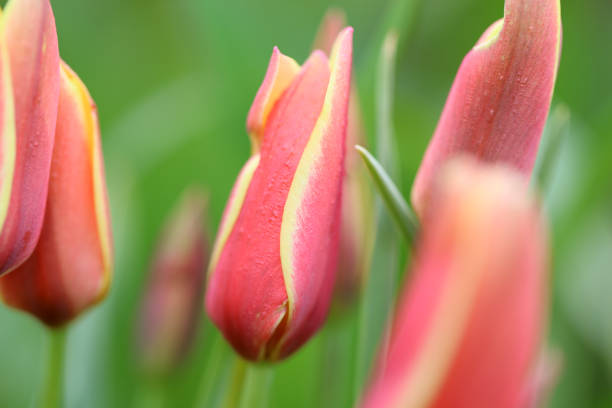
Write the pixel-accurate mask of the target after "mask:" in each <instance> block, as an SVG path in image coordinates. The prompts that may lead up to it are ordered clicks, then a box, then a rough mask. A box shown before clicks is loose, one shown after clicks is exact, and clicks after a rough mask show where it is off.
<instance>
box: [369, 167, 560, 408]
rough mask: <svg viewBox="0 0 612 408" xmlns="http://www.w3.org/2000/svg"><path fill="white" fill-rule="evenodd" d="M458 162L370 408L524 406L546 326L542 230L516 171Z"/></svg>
mask: <svg viewBox="0 0 612 408" xmlns="http://www.w3.org/2000/svg"><path fill="white" fill-rule="evenodd" d="M455 160H456V161H452V162H451V163H450V164H449V165H448V166H447V167H444V168H443V170H442V173H443V174H442V175H441V176H440V178H439V179H438V182H437V183H436V184H435V186H434V190H433V193H432V194H433V196H434V197H435V200H436V201H435V205H433V206H431V207H428V209H427V211H426V214H425V218H424V222H423V224H422V226H423V228H422V231H423V236H422V241H421V243H420V245H419V247H418V249H417V253H416V260H415V264H414V266H413V271H412V277H411V281H410V282H409V284H408V286H407V287H406V288H405V291H404V293H403V295H402V297H401V300H400V303H399V307H398V309H397V313H396V316H395V320H394V323H393V327H392V332H391V337H390V344H389V349H388V352H387V353H386V354H384V355H381V356H380V360H379V367H378V371H377V373H376V375H375V376H374V379H373V382H372V383H371V387H370V389H369V391H368V392H367V394H366V397H365V400H364V403H363V406H364V407H368V408H387V407H410V408H425V407H427V408H445V407H448V408H491V407H495V408H519V407H524V405H523V404H524V402H525V398H526V394H525V393H526V392H528V389H529V387H530V385H531V383H532V381H533V378H534V370H535V368H536V365H537V364H536V363H537V360H538V357H539V353H540V347H541V341H542V340H543V332H544V329H545V325H546V316H547V301H548V293H547V288H548V265H547V261H548V248H547V240H546V232H545V228H544V226H543V222H542V219H541V216H540V214H539V211H538V208H537V206H536V203H535V202H534V200H533V198H532V197H530V196H529V194H528V187H527V186H526V185H525V183H524V182H523V180H522V177H521V176H520V175H519V174H518V173H517V172H516V171H515V170H513V169H511V168H509V167H507V166H505V165H499V164H498V165H491V164H483V163H478V162H475V161H473V159H465V158H462V159H455Z"/></svg>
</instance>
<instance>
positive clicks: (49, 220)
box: [0, 62, 113, 326]
mask: <svg viewBox="0 0 612 408" xmlns="http://www.w3.org/2000/svg"><path fill="white" fill-rule="evenodd" d="M112 263H113V261H112V239H111V229H110V219H109V210H108V204H107V196H106V182H105V177H104V168H103V161H102V149H101V145H100V134H99V130H98V115H97V111H96V105H95V104H94V102H93V100H92V99H91V97H90V95H89V93H88V92H87V89H86V88H85V85H83V83H82V82H81V80H80V79H79V78H78V77H77V76H76V74H75V73H74V72H73V71H72V70H71V69H70V68H69V67H68V66H67V65H66V64H65V63H63V62H62V63H61V87H60V95H59V108H58V117H57V128H56V133H55V146H54V148H53V161H52V164H51V177H50V180H49V194H48V196H47V209H46V213H45V219H44V223H43V228H42V232H41V234H40V240H39V241H38V244H37V246H36V248H35V250H34V252H33V254H32V256H31V257H30V258H28V260H27V261H26V262H25V263H23V264H22V265H21V266H20V267H18V268H17V269H15V270H14V271H13V272H11V273H10V274H8V275H6V276H3V277H2V278H1V279H0V293H1V294H2V298H3V300H4V302H5V303H6V304H8V305H9V306H12V307H15V308H18V309H22V310H25V311H26V312H29V313H31V314H33V315H34V316H36V317H37V318H39V319H40V320H41V321H42V322H44V323H45V324H47V325H49V326H61V325H63V324H65V323H67V322H68V321H70V320H71V319H73V318H74V317H76V316H77V315H78V314H79V313H81V312H82V311H83V310H84V309H86V308H88V307H90V306H92V305H94V304H96V303H98V302H99V301H100V300H101V299H103V298H104V296H105V295H106V292H107V291H108V288H109V285H110V281H111V273H112Z"/></svg>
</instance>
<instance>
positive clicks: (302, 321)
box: [206, 30, 352, 360]
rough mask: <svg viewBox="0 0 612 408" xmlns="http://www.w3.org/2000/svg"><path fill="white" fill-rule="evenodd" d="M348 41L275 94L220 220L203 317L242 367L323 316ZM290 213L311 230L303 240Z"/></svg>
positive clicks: (283, 348)
mask: <svg viewBox="0 0 612 408" xmlns="http://www.w3.org/2000/svg"><path fill="white" fill-rule="evenodd" d="M351 33H352V31H351V30H349V31H345V32H344V33H343V34H342V35H341V36H340V37H339V40H338V41H339V44H340V45H339V46H338V47H337V51H336V52H335V53H334V56H332V62H331V70H330V62H329V61H328V59H327V57H326V56H325V55H324V54H323V53H322V52H320V51H315V52H314V53H313V54H312V55H311V56H310V58H309V59H308V60H307V61H306V63H305V64H304V65H303V66H302V68H301V70H300V72H299V73H298V75H297V76H296V77H295V78H294V80H293V81H292V83H291V84H290V85H289V87H288V88H287V89H286V90H285V91H284V92H283V93H282V95H281V96H280V98H279V99H278V101H277V102H276V104H275V105H274V107H273V108H272V109H271V111H270V116H269V118H268V120H267V123H266V126H265V133H264V138H263V141H262V145H261V149H260V151H259V154H258V155H256V156H254V158H253V159H251V160H253V162H252V163H253V164H251V165H249V164H248V163H247V167H246V168H245V169H244V170H243V173H241V176H240V177H239V180H238V182H237V185H236V187H235V188H234V191H233V192H232V197H231V198H230V202H229V203H228V207H227V208H226V211H225V215H224V220H223V221H222V225H221V228H220V232H219V235H218V238H217V244H216V246H215V251H214V253H213V259H212V261H211V268H210V269H209V286H208V288H207V293H206V308H207V311H208V314H209V315H210V317H211V318H212V320H213V321H214V322H215V324H216V325H217V326H218V327H219V328H220V329H221V331H222V332H223V334H224V335H225V337H226V338H227V339H228V341H229V342H230V343H231V344H232V345H233V346H234V348H235V349H236V350H237V351H238V352H239V353H240V354H241V355H242V356H244V357H245V358H248V359H250V360H277V359H280V358H284V357H286V356H287V355H289V354H290V353H291V352H292V351H294V350H295V349H296V348H297V347H298V346H299V345H300V344H302V343H303V342H305V341H306V340H307V339H308V338H309V337H310V336H311V335H312V334H313V333H314V331H315V330H316V329H317V328H318V327H319V326H320V324H321V323H322V321H323V319H324V317H325V314H326V312H327V307H328V305H329V300H330V297H331V288H332V287H333V280H334V279H333V278H334V271H335V260H336V257H337V231H336V230H335V228H336V226H337V224H338V222H337V218H338V216H339V212H338V211H339V208H340V207H339V205H340V195H341V192H340V186H341V178H342V169H343V165H344V164H343V157H344V142H345V139H344V138H345V131H346V110H347V105H348V92H349V85H350V64H351V60H350V58H351ZM255 157H256V158H255ZM311 172H316V173H317V174H309V173H311ZM317 184H318V185H317ZM315 186H316V188H317V189H319V190H318V193H316V194H313V191H312V190H313V188H315ZM291 211H299V213H300V216H302V215H303V216H305V217H306V218H305V219H304V220H306V219H308V222H312V225H311V226H312V230H311V231H310V232H309V233H305V232H306V229H307V227H305V226H304V225H302V224H301V221H297V219H295V218H292V217H291V215H290V212H291ZM317 216H318V217H320V219H319V218H317ZM284 238H288V239H290V240H291V243H290V244H289V246H287V245H286V243H284V242H283V239H284ZM298 241H299V243H297V242H298ZM324 242H325V243H328V244H329V245H324ZM293 243H296V245H297V246H303V247H304V249H299V251H300V253H301V251H308V250H312V251H313V252H311V253H310V254H309V255H310V257H311V259H312V262H311V263H309V264H308V263H303V262H302V260H303V259H302V257H301V255H296V254H295V253H294V252H295V246H296V245H294V244H293ZM319 249H320V250H321V251H318V250H319ZM315 250H316V251H318V252H314V251H315ZM287 256H288V258H287ZM287 260H288V261H289V263H287ZM294 260H296V261H297V262H294ZM319 266H321V268H319ZM332 266H333V268H332ZM286 268H291V270H288V269H286ZM296 268H299V270H298V269H296ZM298 297H303V298H300V299H298ZM307 316H310V317H312V318H311V319H307V318H306V317H307ZM296 326H300V327H296Z"/></svg>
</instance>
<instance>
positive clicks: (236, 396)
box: [221, 357, 247, 408]
mask: <svg viewBox="0 0 612 408" xmlns="http://www.w3.org/2000/svg"><path fill="white" fill-rule="evenodd" d="M246 370H247V362H246V361H244V360H243V359H242V358H240V357H236V362H235V363H234V368H233V370H232V371H233V372H232V378H231V379H230V384H229V387H227V394H225V400H224V401H223V404H222V405H221V406H222V407H223V408H238V407H239V404H240V399H241V395H242V391H243V387H244V378H245V375H246Z"/></svg>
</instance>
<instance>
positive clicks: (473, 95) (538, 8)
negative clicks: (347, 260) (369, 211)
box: [412, 0, 561, 215]
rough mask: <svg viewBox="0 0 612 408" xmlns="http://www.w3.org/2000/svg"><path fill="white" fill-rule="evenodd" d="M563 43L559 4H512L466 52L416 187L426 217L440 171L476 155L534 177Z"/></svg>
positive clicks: (527, 0)
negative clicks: (460, 156) (452, 160)
mask: <svg viewBox="0 0 612 408" xmlns="http://www.w3.org/2000/svg"><path fill="white" fill-rule="evenodd" d="M560 46H561V13H560V3H559V0H506V6H505V13H504V19H503V20H500V21H498V22H496V23H494V24H493V25H492V26H491V27H490V28H489V29H488V30H486V31H485V33H484V34H483V35H482V37H481V38H480V40H479V41H478V42H477V43H476V45H475V46H474V48H473V49H472V50H471V51H470V52H469V53H468V54H467V55H466V57H465V58H464V60H463V62H462V64H461V67H460V68H459V71H458V73H457V76H456V77H455V81H454V83H453V86H452V88H451V91H450V94H449V96H448V99H447V101H446V105H445V107H444V111H443V112H442V116H441V117H440V121H439V123H438V126H437V128H436V131H435V134H434V136H433V138H432V140H431V142H430V144H429V147H428V149H427V152H426V154H425V157H424V159H423V162H422V164H421V167H420V168H419V172H418V174H417V178H416V180H415V184H414V187H413V190H412V202H413V204H414V206H415V208H416V210H417V212H418V213H419V214H421V215H422V214H423V211H424V207H425V206H426V205H427V202H428V197H429V194H430V189H431V182H432V178H433V177H434V174H435V172H436V170H437V168H438V167H439V166H440V164H441V163H442V162H443V161H445V160H446V159H447V158H449V157H451V156H453V155H455V154H457V153H460V152H468V153H470V154H473V155H475V156H477V157H478V158H480V159H481V160H483V161H488V162H497V161H501V162H504V163H507V164H509V165H511V166H512V167H514V168H516V169H518V170H519V171H520V172H521V173H523V174H524V175H525V176H526V178H529V176H530V174H531V171H532V168H533V165H534V162H535V158H536V154H537V149H538V145H539V141H540V136H541V134H542V130H543V128H544V124H545V122H546V117H547V114H548V109H549V106H550V101H551V98H552V92H553V87H554V83H555V78H556V73H557V66H558V62H559V56H560Z"/></svg>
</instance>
